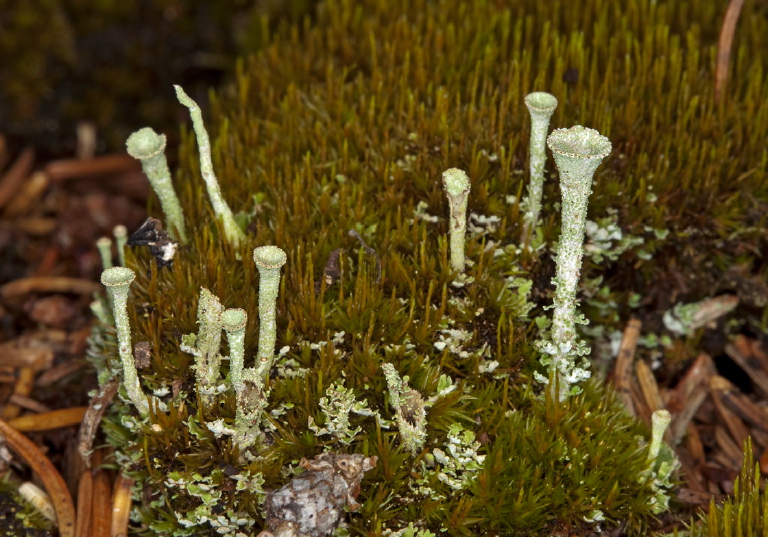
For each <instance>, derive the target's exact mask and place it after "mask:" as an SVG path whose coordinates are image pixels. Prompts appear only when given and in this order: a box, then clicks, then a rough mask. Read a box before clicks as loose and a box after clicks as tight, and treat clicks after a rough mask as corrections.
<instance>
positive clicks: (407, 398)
mask: <svg viewBox="0 0 768 537" xmlns="http://www.w3.org/2000/svg"><path fill="white" fill-rule="evenodd" d="M381 369H382V370H383V371H384V376H385V377H386V379H387V387H388V388H389V403H390V404H391V405H392V407H393V408H394V409H395V418H396V422H397V428H398V430H399V431H400V440H401V442H402V443H403V447H405V448H406V449H407V450H408V451H410V452H411V453H412V454H413V455H414V456H415V455H417V454H418V453H419V452H420V451H421V449H422V448H423V447H424V442H426V440H427V412H426V408H425V402H424V398H423V397H422V396H421V394H420V393H419V392H417V391H416V390H412V389H411V388H410V387H409V386H408V380H409V379H408V377H403V378H400V374H399V373H398V372H397V370H396V369H395V366H393V365H392V364H390V363H384V364H382V365H381Z"/></svg>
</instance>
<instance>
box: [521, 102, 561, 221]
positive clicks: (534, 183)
mask: <svg viewBox="0 0 768 537" xmlns="http://www.w3.org/2000/svg"><path fill="white" fill-rule="evenodd" d="M525 106H526V107H527V108H528V112H529V113H530V115H531V138H530V145H529V148H528V153H529V160H530V173H531V177H530V182H529V183H528V198H527V200H528V211H527V212H526V218H525V220H526V235H527V234H528V233H530V232H531V230H532V229H533V228H534V227H536V224H537V223H538V220H539V213H540V212H541V200H542V197H543V193H544V165H545V164H546V162H547V147H546V142H547V131H548V130H549V120H550V119H551V118H552V114H553V113H554V112H555V108H557V99H556V98H555V96H554V95H552V94H551V93H546V92H544V91H536V92H533V93H529V94H528V95H526V96H525Z"/></svg>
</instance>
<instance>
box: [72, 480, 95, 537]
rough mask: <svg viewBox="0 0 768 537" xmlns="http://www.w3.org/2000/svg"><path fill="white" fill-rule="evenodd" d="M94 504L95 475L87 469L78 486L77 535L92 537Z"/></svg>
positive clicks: (78, 536)
mask: <svg viewBox="0 0 768 537" xmlns="http://www.w3.org/2000/svg"><path fill="white" fill-rule="evenodd" d="M92 504H93V475H92V474H91V470H90V469H87V470H85V471H84V472H83V473H82V475H81V476H80V483H79V484H78V486H77V526H76V527H75V537H91V508H92V507H91V506H92Z"/></svg>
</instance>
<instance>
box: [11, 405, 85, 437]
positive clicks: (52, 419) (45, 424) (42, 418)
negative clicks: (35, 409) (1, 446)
mask: <svg viewBox="0 0 768 537" xmlns="http://www.w3.org/2000/svg"><path fill="white" fill-rule="evenodd" d="M86 408H87V407H84V406H73V407H70V408H62V409H60V410H52V411H51V412H45V413H44V414H31V415H28V416H22V417H20V418H16V419H13V420H11V421H9V422H8V425H9V426H11V427H13V428H14V429H16V430H17V431H23V432H29V431H48V430H50V429H58V428H60V427H69V426H70V425H77V424H78V423H80V422H81V421H83V416H84V415H85V411H86Z"/></svg>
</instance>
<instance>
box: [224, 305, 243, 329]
mask: <svg viewBox="0 0 768 537" xmlns="http://www.w3.org/2000/svg"><path fill="white" fill-rule="evenodd" d="M247 319H248V314H247V313H246V312H245V310H244V309H242V308H230V309H226V310H224V312H223V313H222V314H221V324H222V326H223V327H224V330H228V331H235V330H239V329H241V328H242V327H244V326H245V323H246V322H247Z"/></svg>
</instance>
